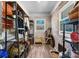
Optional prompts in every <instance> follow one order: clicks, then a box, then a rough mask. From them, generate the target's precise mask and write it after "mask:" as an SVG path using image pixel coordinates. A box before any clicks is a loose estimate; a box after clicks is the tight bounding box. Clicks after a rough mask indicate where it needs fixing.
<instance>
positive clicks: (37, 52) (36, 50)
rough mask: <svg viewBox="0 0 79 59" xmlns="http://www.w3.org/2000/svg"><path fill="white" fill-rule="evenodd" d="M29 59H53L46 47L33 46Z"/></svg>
mask: <svg viewBox="0 0 79 59" xmlns="http://www.w3.org/2000/svg"><path fill="white" fill-rule="evenodd" d="M27 58H51V56H50V53H49V51H48V49H47V48H46V46H45V45H33V47H32V48H31V50H30V52H29V54H28V56H27Z"/></svg>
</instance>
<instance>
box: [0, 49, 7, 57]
mask: <svg viewBox="0 0 79 59" xmlns="http://www.w3.org/2000/svg"><path fill="white" fill-rule="evenodd" d="M0 58H8V51H6V50H4V49H2V50H0Z"/></svg>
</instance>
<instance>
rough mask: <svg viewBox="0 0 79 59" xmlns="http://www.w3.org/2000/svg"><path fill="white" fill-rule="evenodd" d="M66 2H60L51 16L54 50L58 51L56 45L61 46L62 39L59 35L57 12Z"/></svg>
mask: <svg viewBox="0 0 79 59" xmlns="http://www.w3.org/2000/svg"><path fill="white" fill-rule="evenodd" d="M66 3H67V2H61V3H60V4H59V6H58V7H57V9H56V10H54V11H53V13H52V14H51V26H52V34H53V36H54V39H55V48H56V50H57V51H58V43H60V44H63V40H62V39H63V37H62V35H60V34H59V10H60V9H61V8H62V7H63V6H64V5H65V4H66Z"/></svg>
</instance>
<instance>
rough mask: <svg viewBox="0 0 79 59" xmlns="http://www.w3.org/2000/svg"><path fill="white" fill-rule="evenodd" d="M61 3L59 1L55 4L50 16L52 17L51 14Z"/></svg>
mask: <svg viewBox="0 0 79 59" xmlns="http://www.w3.org/2000/svg"><path fill="white" fill-rule="evenodd" d="M61 2H62V1H59V2H58V3H57V4H56V6H55V7H54V8H53V9H52V11H51V13H50V14H51V15H52V13H53V12H54V11H55V10H56V8H57V7H58V6H59V5H60V3H61Z"/></svg>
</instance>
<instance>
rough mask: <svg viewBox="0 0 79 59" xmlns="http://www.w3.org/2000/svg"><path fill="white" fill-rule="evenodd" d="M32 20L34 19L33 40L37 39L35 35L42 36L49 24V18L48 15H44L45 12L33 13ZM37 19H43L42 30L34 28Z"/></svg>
mask: <svg viewBox="0 0 79 59" xmlns="http://www.w3.org/2000/svg"><path fill="white" fill-rule="evenodd" d="M31 19H32V20H34V38H35V40H36V39H37V37H40V36H41V37H44V32H45V30H46V29H47V28H48V27H50V26H51V20H50V16H46V15H45V14H33V16H32V18H31ZM38 19H44V22H45V24H44V26H45V27H44V30H37V29H36V21H37V20H38Z"/></svg>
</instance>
